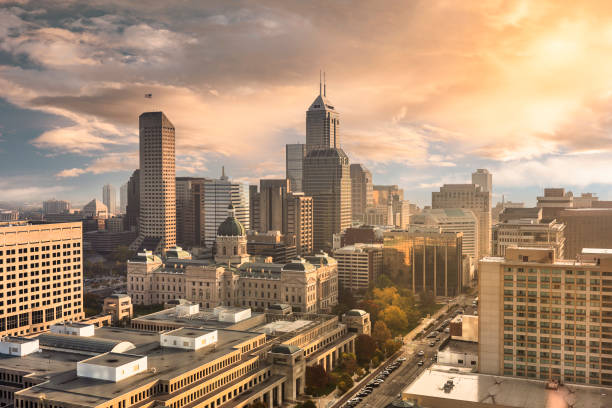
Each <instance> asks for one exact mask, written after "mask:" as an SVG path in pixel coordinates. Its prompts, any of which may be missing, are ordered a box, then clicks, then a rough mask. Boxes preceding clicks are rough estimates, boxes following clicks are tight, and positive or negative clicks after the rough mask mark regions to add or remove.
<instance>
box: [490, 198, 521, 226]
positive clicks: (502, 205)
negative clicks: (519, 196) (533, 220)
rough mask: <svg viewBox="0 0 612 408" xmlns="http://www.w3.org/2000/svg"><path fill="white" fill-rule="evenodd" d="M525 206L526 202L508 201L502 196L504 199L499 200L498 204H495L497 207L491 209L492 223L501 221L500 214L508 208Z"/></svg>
mask: <svg viewBox="0 0 612 408" xmlns="http://www.w3.org/2000/svg"><path fill="white" fill-rule="evenodd" d="M524 207H525V203H518V202H512V201H506V200H505V199H504V198H503V196H502V201H498V202H497V204H495V207H493V208H492V209H491V219H492V223H493V224H495V223H496V222H499V215H500V214H501V213H502V212H503V211H504V210H505V209H506V208H524Z"/></svg>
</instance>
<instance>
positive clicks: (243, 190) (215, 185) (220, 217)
mask: <svg viewBox="0 0 612 408" xmlns="http://www.w3.org/2000/svg"><path fill="white" fill-rule="evenodd" d="M230 204H232V205H233V206H234V212H235V216H236V219H238V221H240V223H241V224H242V226H243V227H244V229H245V230H249V229H250V223H249V188H248V186H247V185H246V184H242V183H233V182H231V181H230V180H229V179H228V178H227V177H226V176H225V174H223V175H222V176H221V178H220V179H216V180H210V181H207V182H206V183H204V213H205V214H206V217H205V219H204V245H205V246H206V247H208V248H212V247H213V246H214V244H215V239H216V237H217V229H218V228H219V225H220V224H221V223H222V222H223V221H224V220H225V219H226V218H227V207H228V206H229V205H230Z"/></svg>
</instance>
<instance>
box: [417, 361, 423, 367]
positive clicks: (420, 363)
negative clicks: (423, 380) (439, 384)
mask: <svg viewBox="0 0 612 408" xmlns="http://www.w3.org/2000/svg"><path fill="white" fill-rule="evenodd" d="M423 364H425V363H424V362H423V360H421V361H419V362H418V363H417V365H418V366H419V367H421V366H422V365H423Z"/></svg>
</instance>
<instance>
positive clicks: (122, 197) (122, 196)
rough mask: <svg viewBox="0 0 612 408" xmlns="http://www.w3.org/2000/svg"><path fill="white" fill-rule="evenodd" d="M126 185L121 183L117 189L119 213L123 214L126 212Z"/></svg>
mask: <svg viewBox="0 0 612 408" xmlns="http://www.w3.org/2000/svg"><path fill="white" fill-rule="evenodd" d="M127 197H128V183H123V184H122V185H121V187H119V212H120V213H121V214H125V212H126V211H127V200H128V198H127Z"/></svg>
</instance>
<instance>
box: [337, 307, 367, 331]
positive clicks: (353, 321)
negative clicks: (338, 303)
mask: <svg viewBox="0 0 612 408" xmlns="http://www.w3.org/2000/svg"><path fill="white" fill-rule="evenodd" d="M342 323H344V324H345V325H346V327H347V328H348V331H349V332H352V333H357V334H367V335H368V336H369V335H371V334H372V320H371V319H370V314H369V313H367V312H366V311H365V310H360V309H351V310H349V311H348V312H346V313H345V314H343V315H342Z"/></svg>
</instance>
